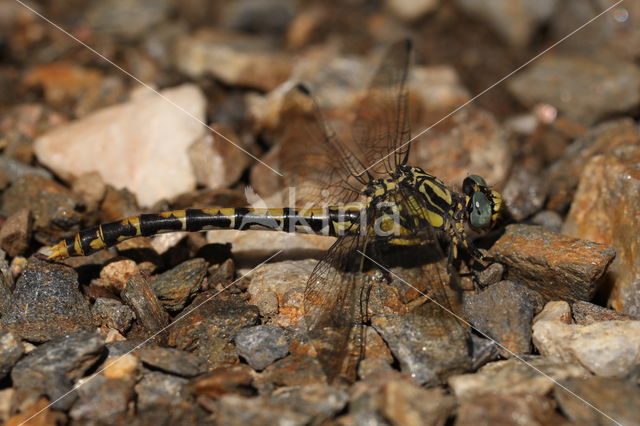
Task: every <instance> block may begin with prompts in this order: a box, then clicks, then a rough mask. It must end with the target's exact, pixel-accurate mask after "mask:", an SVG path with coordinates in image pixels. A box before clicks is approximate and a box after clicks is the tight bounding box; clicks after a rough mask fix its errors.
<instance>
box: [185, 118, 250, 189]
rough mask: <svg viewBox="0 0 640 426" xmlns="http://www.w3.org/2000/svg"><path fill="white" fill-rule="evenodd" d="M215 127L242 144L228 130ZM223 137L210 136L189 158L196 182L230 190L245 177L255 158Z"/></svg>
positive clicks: (200, 141) (193, 147) (194, 146)
mask: <svg viewBox="0 0 640 426" xmlns="http://www.w3.org/2000/svg"><path fill="white" fill-rule="evenodd" d="M211 127H212V128H213V129H214V130H216V131H217V132H218V133H220V134H222V135H224V137H226V138H227V139H230V140H232V141H234V142H236V141H240V140H241V139H240V138H239V137H238V136H237V135H236V134H235V133H234V132H233V131H232V130H231V129H229V128H228V127H226V126H222V125H216V124H214V125H212V126H211ZM220 134H216V133H213V132H211V133H207V134H206V135H205V136H204V137H202V138H200V139H198V140H197V141H195V142H194V143H193V144H192V145H191V146H190V147H189V158H190V159H191V164H192V165H193V172H194V173H195V176H196V181H197V183H198V185H202V186H204V187H206V188H211V189H221V188H228V187H229V186H231V185H232V184H234V183H235V182H236V181H237V180H238V179H239V178H240V177H241V176H242V173H243V172H244V170H245V168H246V167H247V166H248V165H249V161H250V160H251V157H249V156H248V155H247V154H246V153H244V152H242V151H241V150H240V149H238V147H235V146H233V145H232V144H230V143H229V142H228V141H227V140H225V139H224V138H223V137H222V136H220ZM236 143H237V142H236Z"/></svg>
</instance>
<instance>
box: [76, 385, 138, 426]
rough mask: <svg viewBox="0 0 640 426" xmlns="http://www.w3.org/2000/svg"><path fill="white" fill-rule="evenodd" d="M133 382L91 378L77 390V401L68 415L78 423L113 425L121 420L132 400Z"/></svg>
mask: <svg viewBox="0 0 640 426" xmlns="http://www.w3.org/2000/svg"><path fill="white" fill-rule="evenodd" d="M134 383H135V382H134V381H133V380H121V379H108V378H106V377H104V376H102V375H98V376H95V377H92V378H91V379H90V380H88V381H87V382H85V383H84V384H83V385H82V386H80V387H79V388H78V400H77V401H76V402H75V404H74V405H73V407H72V408H71V411H70V412H69V415H70V416H71V418H72V419H73V420H75V421H79V422H105V423H115V422H116V419H119V418H120V419H122V418H123V417H124V414H126V413H127V410H128V409H129V403H130V402H131V401H132V400H133V396H134V392H133V385H134Z"/></svg>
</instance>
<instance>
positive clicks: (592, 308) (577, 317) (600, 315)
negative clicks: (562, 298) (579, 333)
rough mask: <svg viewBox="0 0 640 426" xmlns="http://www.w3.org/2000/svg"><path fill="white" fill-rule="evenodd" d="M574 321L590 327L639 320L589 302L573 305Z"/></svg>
mask: <svg viewBox="0 0 640 426" xmlns="http://www.w3.org/2000/svg"><path fill="white" fill-rule="evenodd" d="M571 312H572V313H573V320H574V321H575V323H576V324H578V325H589V324H593V323H594V322H600V321H627V320H634V319H636V320H637V319H638V318H637V317H632V316H631V315H625V314H623V313H620V312H616V311H614V310H613V309H607V308H603V307H602V306H598V305H594V304H593V303H589V302H581V301H580V302H574V303H572V304H571Z"/></svg>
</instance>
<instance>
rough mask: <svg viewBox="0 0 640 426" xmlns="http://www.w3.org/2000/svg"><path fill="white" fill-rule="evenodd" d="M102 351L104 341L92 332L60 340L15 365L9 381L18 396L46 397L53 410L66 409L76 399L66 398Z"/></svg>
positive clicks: (39, 349) (39, 348)
mask: <svg viewBox="0 0 640 426" xmlns="http://www.w3.org/2000/svg"><path fill="white" fill-rule="evenodd" d="M103 349H104V339H103V337H102V336H100V335H99V334H97V333H94V332H90V331H84V330H83V331H77V332H75V333H73V334H69V335H66V336H63V337H59V338H57V339H54V340H51V341H49V342H47V343H44V344H42V345H40V346H38V347H37V348H36V349H34V350H33V351H32V352H30V353H29V354H28V355H27V356H26V357H24V358H23V359H21V360H20V361H18V363H17V364H16V365H15V367H14V368H13V370H12V371H11V380H12V381H13V385H14V387H15V388H16V389H18V390H20V391H21V392H26V393H27V394H35V395H46V396H47V397H48V398H49V400H50V401H52V402H54V401H55V402H54V404H53V407H54V409H68V408H69V407H70V406H71V404H72V403H73V401H74V399H75V398H76V396H77V395H76V394H75V393H70V394H68V395H65V394H66V393H67V392H68V391H69V390H71V388H72V386H73V385H74V382H75V381H76V380H78V379H80V378H81V377H82V376H83V375H84V373H85V372H86V371H87V370H88V369H89V368H91V367H92V366H93V365H94V364H95V363H96V362H97V361H98V360H99V359H100V356H101V355H102V353H103ZM59 398H60V399H59Z"/></svg>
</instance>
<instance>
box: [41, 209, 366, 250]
mask: <svg viewBox="0 0 640 426" xmlns="http://www.w3.org/2000/svg"><path fill="white" fill-rule="evenodd" d="M360 214H361V206H359V205H351V206H343V207H328V208H324V209H308V210H302V209H295V208H281V209H254V208H244V207H243V208H228V209H225V208H221V209H186V210H172V211H167V212H162V213H155V214H142V215H139V216H133V217H129V218H126V219H122V220H119V221H116V222H110V223H105V224H102V225H98V226H94V227H92V228H88V229H85V230H83V231H80V232H79V233H77V234H75V235H74V236H71V237H68V238H66V239H64V240H62V241H61V242H60V243H58V244H57V245H55V246H53V247H51V248H50V249H48V250H45V251H43V252H42V254H44V255H45V256H46V257H47V258H48V259H52V260H53V259H64V258H66V257H69V256H86V255H88V254H91V253H94V252H96V251H98V250H102V249H104V248H107V247H111V246H113V245H115V244H118V243H119V242H122V241H124V240H128V239H130V238H135V237H142V236H147V237H148V236H152V235H157V234H162V233H166V232H177V231H186V232H198V231H207V230H211V229H238V230H245V229H272V230H278V231H284V232H297V233H308V234H310V233H313V234H318V235H327V236H338V235H341V234H343V233H350V232H358V224H359V223H360Z"/></svg>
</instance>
